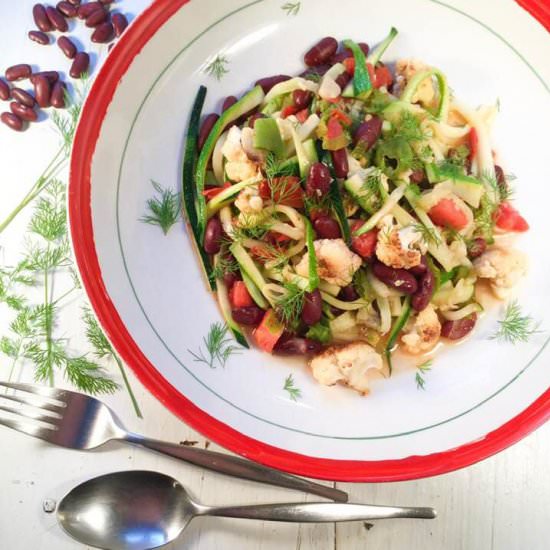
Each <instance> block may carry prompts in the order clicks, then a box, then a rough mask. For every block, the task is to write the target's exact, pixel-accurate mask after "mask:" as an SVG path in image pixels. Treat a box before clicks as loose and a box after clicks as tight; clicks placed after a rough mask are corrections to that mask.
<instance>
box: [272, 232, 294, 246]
mask: <svg viewBox="0 0 550 550" xmlns="http://www.w3.org/2000/svg"><path fill="white" fill-rule="evenodd" d="M266 237H267V239H268V240H269V241H270V242H271V243H273V244H285V243H287V242H288V241H290V240H292V239H291V238H290V237H289V236H288V235H283V234H282V233H277V232H276V231H268V232H267V235H266Z"/></svg>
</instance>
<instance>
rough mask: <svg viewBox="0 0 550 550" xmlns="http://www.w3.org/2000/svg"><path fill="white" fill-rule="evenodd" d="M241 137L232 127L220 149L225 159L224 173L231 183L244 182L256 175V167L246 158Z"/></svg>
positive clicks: (237, 129) (234, 127) (237, 128)
mask: <svg viewBox="0 0 550 550" xmlns="http://www.w3.org/2000/svg"><path fill="white" fill-rule="evenodd" d="M241 137H242V132H241V130H240V128H239V127H237V126H232V127H231V128H230V130H229V132H227V138H226V140H225V143H224V144H223V147H222V154H223V156H224V157H225V158H226V159H227V162H226V163H225V172H226V173H227V177H228V178H229V179H230V180H231V181H244V180H247V179H250V178H253V177H254V176H256V175H257V174H258V165H257V164H256V163H255V162H254V161H253V160H250V159H249V158H248V156H247V154H246V153H245V151H244V149H243V145H242V142H241Z"/></svg>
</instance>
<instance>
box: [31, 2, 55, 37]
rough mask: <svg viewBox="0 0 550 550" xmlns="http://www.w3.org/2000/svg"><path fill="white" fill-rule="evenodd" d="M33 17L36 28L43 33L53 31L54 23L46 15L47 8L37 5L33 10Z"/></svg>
mask: <svg viewBox="0 0 550 550" xmlns="http://www.w3.org/2000/svg"><path fill="white" fill-rule="evenodd" d="M32 16H33V19H34V22H35V23H36V26H37V27H38V28H39V29H40V30H41V31H43V32H48V31H51V30H52V23H51V21H50V19H49V18H48V14H47V13H46V8H45V7H44V6H43V5H42V4H35V5H34V6H33V8H32Z"/></svg>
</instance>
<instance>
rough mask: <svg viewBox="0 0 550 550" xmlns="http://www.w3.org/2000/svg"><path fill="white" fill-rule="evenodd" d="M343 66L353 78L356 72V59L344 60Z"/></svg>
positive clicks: (347, 58) (348, 58)
mask: <svg viewBox="0 0 550 550" xmlns="http://www.w3.org/2000/svg"><path fill="white" fill-rule="evenodd" d="M342 64H343V65H344V67H345V68H346V71H347V72H348V73H349V74H350V75H351V76H353V73H354V72H355V59H354V58H353V56H352V57H346V59H344V60H343V61H342Z"/></svg>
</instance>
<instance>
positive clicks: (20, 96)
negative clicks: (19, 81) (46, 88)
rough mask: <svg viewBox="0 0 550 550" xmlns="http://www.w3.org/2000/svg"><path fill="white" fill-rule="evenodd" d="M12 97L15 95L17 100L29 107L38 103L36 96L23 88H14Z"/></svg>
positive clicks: (14, 97)
mask: <svg viewBox="0 0 550 550" xmlns="http://www.w3.org/2000/svg"><path fill="white" fill-rule="evenodd" d="M11 97H13V99H15V101H18V102H19V103H21V104H23V105H26V106H27V107H34V104H35V103H36V102H35V100H34V97H33V96H32V95H31V94H29V92H26V91H25V90H22V89H21V88H13V89H12V91H11Z"/></svg>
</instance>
